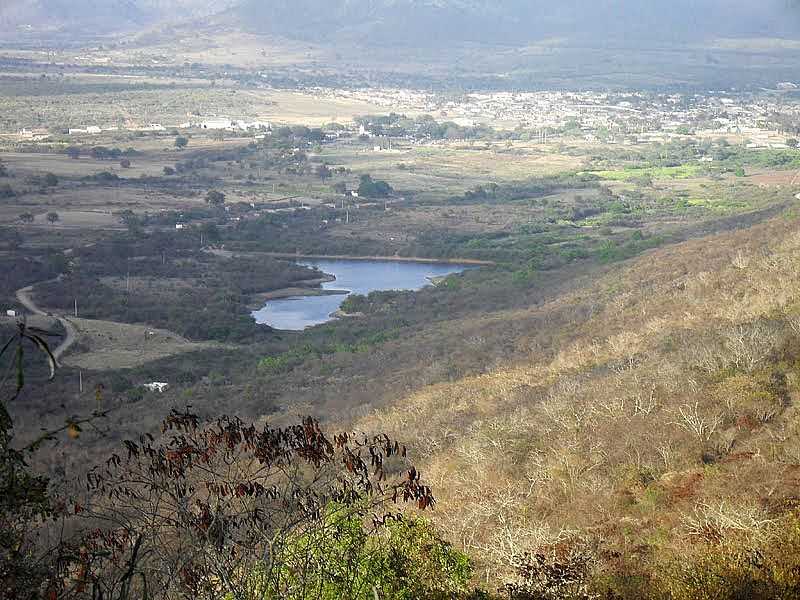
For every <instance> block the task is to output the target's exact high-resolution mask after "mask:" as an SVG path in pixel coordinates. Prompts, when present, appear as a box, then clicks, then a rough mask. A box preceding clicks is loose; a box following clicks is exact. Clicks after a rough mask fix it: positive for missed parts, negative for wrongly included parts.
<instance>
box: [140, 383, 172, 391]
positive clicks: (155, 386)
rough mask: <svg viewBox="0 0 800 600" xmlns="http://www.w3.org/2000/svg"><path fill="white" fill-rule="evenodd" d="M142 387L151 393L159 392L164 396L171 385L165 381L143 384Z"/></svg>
mask: <svg viewBox="0 0 800 600" xmlns="http://www.w3.org/2000/svg"><path fill="white" fill-rule="evenodd" d="M142 387H143V388H144V389H146V390H147V391H149V392H158V393H159V394H162V393H164V392H165V391H167V390H168V389H169V384H168V383H165V382H163V381H153V382H152V383H145V384H143V385H142Z"/></svg>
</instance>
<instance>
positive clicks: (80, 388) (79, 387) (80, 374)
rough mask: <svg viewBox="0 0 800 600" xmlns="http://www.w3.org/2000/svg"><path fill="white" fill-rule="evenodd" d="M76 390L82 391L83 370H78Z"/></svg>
mask: <svg viewBox="0 0 800 600" xmlns="http://www.w3.org/2000/svg"><path fill="white" fill-rule="evenodd" d="M78 392H80V393H81V394H82V393H83V371H78Z"/></svg>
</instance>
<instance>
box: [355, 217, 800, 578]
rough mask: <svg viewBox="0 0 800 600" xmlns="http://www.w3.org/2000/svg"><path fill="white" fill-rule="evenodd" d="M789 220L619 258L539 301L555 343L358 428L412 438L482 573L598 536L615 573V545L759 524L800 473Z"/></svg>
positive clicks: (643, 555)
mask: <svg viewBox="0 0 800 600" xmlns="http://www.w3.org/2000/svg"><path fill="white" fill-rule="evenodd" d="M799 224H800V221H798V220H797V218H796V217H794V216H792V217H780V218H777V219H774V220H772V221H770V222H768V223H765V224H762V225H758V226H756V227H753V228H751V229H748V230H744V231H737V232H730V233H725V234H720V235H716V236H713V237H710V238H705V239H700V240H695V241H690V242H687V243H683V244H680V245H677V246H673V247H669V248H665V249H662V250H658V251H654V252H652V253H649V254H647V255H645V256H643V257H641V258H639V259H637V260H635V261H631V262H630V263H628V264H626V265H621V266H620V268H618V269H614V270H612V271H611V272H610V273H609V274H607V275H605V276H604V277H603V278H601V279H600V280H599V281H598V282H597V283H595V284H592V285H591V287H589V288H587V289H583V290H580V291H577V292H573V293H571V294H569V295H568V296H566V297H562V298H560V299H559V300H557V301H554V302H551V303H549V304H547V305H545V306H544V307H542V308H541V309H539V310H538V312H539V313H540V318H539V319H538V323H539V324H540V325H541V326H542V327H543V329H544V330H545V331H540V332H535V333H533V332H532V333H531V336H532V340H535V338H536V337H541V338H542V339H551V340H553V339H560V340H563V343H560V344H557V345H556V346H554V347H551V346H546V347H545V346H543V347H541V348H539V349H537V344H536V343H535V341H534V342H532V343H531V347H532V350H531V354H530V357H529V359H528V360H527V361H526V362H525V363H524V364H518V365H516V366H513V367H509V368H506V369H502V370H497V371H495V372H492V373H489V374H486V375H482V376H478V377H472V378H467V379H464V380H461V381H457V382H455V383H447V384H441V385H436V386H431V387H428V388H426V389H424V390H423V391H420V392H418V393H415V394H413V395H412V396H411V397H408V398H406V399H405V400H404V401H403V402H402V403H399V404H398V405H396V406H395V407H394V408H392V409H387V410H381V411H377V412H375V413H374V414H373V415H371V416H369V417H367V418H365V419H363V420H362V423H361V426H362V427H365V428H368V429H373V428H374V429H377V430H385V431H388V432H390V434H391V433H392V432H395V433H398V434H399V435H400V436H401V437H402V436H403V434H404V432H405V435H406V437H409V436H410V435H411V434H410V433H409V432H413V433H414V435H415V436H416V439H418V440H422V441H421V442H419V444H418V447H417V448H415V452H414V454H415V456H427V465H425V467H426V468H425V473H426V474H427V476H428V478H429V480H430V481H431V483H432V484H433V485H434V488H435V490H437V492H438V500H439V504H438V508H437V510H436V511H435V513H436V516H435V519H436V521H437V522H438V524H439V525H440V526H441V527H443V528H444V529H445V530H446V531H447V532H448V533H449V535H450V537H451V539H453V540H454V541H457V542H458V543H460V544H461V545H462V546H463V547H464V548H466V549H467V550H468V551H469V552H470V553H471V554H472V555H474V556H476V557H480V558H481V560H482V561H483V565H482V568H483V570H482V573H483V574H485V576H486V578H487V579H488V580H495V581H500V580H502V579H504V578H505V577H507V576H508V575H509V574H510V573H511V571H512V566H513V565H514V563H515V560H516V557H517V556H518V555H519V554H520V553H523V552H526V551H532V550H535V549H536V548H538V547H542V546H547V545H551V546H552V544H554V543H558V542H565V541H567V540H574V539H576V538H582V539H588V540H589V541H591V542H592V543H593V544H599V546H598V547H599V548H600V549H601V550H602V551H601V552H600V553H599V554H598V556H605V557H606V559H607V560H600V561H599V565H600V567H599V568H600V569H601V570H606V571H607V572H613V571H614V569H617V571H621V570H624V567H622V566H620V564H618V562H619V560H621V559H619V555H618V554H615V553H614V552H616V551H618V552H622V553H624V554H625V555H626V556H627V559H626V560H628V561H630V563H636V562H639V561H640V559H641V562H642V563H646V562H647V561H651V562H652V561H655V560H657V558H656V557H659V558H658V560H660V558H661V557H664V556H669V555H670V553H671V552H672V551H673V550H677V549H680V550H681V551H683V552H686V551H687V548H692V547H693V546H692V544H691V543H694V542H696V543H698V544H699V543H705V542H708V541H709V540H718V539H722V538H724V537H725V536H728V535H734V534H735V535H736V536H744V537H747V538H748V539H751V538H752V539H757V538H758V537H759V536H761V535H765V531H766V529H767V528H768V526H769V524H770V523H771V522H772V521H773V519H774V518H777V517H779V516H780V515H781V514H782V511H783V510H784V507H785V506H786V505H787V502H789V501H790V500H791V499H792V498H794V496H796V495H797V484H798V482H800V435H799V434H800V420H798V408H797V406H796V404H797V400H798V398H800V284H798V281H800V234H798V225H799ZM587 307H589V310H587ZM564 314H572V315H575V316H574V318H575V319H577V321H576V322H575V326H574V329H573V330H571V331H567V330H564V329H563V328H561V326H560V325H558V324H559V323H561V322H563V315H564ZM578 315H583V316H582V317H578ZM548 322H552V323H554V324H555V325H553V327H559V328H560V330H559V331H557V332H547V331H546V329H547V327H548V325H547V323H548ZM548 335H549V337H548ZM608 557H617V559H615V560H617V562H616V563H615V562H614V560H611V559H610V558H608Z"/></svg>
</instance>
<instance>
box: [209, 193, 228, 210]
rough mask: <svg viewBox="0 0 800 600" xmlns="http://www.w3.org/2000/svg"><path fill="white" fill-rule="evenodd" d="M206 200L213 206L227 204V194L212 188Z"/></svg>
mask: <svg viewBox="0 0 800 600" xmlns="http://www.w3.org/2000/svg"><path fill="white" fill-rule="evenodd" d="M206 202H207V203H208V204H210V205H211V206H216V207H220V206H222V205H223V204H225V194H223V193H222V192H218V191H217V190H211V191H210V192H208V193H207V194H206Z"/></svg>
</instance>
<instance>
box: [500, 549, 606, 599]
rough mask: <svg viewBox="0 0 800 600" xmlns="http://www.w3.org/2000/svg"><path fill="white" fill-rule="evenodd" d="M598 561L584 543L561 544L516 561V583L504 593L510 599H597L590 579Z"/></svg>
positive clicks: (505, 587)
mask: <svg viewBox="0 0 800 600" xmlns="http://www.w3.org/2000/svg"><path fill="white" fill-rule="evenodd" d="M595 562H596V558H595V555H594V552H592V551H591V549H590V548H589V547H588V545H586V544H584V543H580V542H578V543H571V544H562V545H561V546H557V547H554V548H553V549H550V550H539V551H537V552H536V553H534V554H524V555H522V556H520V557H518V559H517V565H516V569H517V580H516V581H514V582H512V583H508V584H506V585H505V586H504V587H503V589H502V590H501V591H503V592H504V593H505V594H506V595H507V596H508V598H509V600H594V599H595V598H599V596H597V595H596V594H594V593H592V592H591V590H590V587H589V579H590V575H591V572H592V569H593V567H594V564H595Z"/></svg>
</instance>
